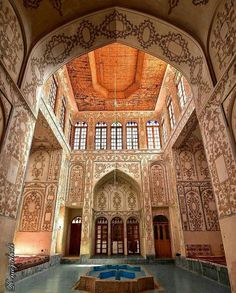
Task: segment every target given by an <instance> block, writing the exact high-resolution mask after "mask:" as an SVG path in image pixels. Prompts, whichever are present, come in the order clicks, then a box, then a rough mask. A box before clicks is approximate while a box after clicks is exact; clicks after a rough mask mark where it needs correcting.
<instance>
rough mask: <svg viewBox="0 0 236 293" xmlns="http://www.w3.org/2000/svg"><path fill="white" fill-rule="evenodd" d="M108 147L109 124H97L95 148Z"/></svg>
mask: <svg viewBox="0 0 236 293" xmlns="http://www.w3.org/2000/svg"><path fill="white" fill-rule="evenodd" d="M106 148H107V125H106V123H105V122H98V123H97V124H96V132H95V149H96V150H106Z"/></svg>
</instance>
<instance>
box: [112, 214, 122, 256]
mask: <svg viewBox="0 0 236 293" xmlns="http://www.w3.org/2000/svg"><path fill="white" fill-rule="evenodd" d="M111 254H124V224H123V221H122V219H121V218H119V217H115V218H114V219H112V221H111Z"/></svg>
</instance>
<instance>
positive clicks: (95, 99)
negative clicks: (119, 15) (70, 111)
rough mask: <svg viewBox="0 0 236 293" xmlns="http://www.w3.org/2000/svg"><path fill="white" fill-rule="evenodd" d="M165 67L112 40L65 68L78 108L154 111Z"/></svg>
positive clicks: (143, 54)
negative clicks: (111, 42) (109, 43)
mask: <svg viewBox="0 0 236 293" xmlns="http://www.w3.org/2000/svg"><path fill="white" fill-rule="evenodd" d="M166 66H167V64H166V63H165V62H163V61H161V60H159V59H157V58H155V57H153V56H151V55H149V54H146V53H144V52H142V51H139V50H137V49H134V48H131V47H128V46H125V45H122V44H118V43H114V44H111V45H108V46H105V47H102V48H99V49H97V50H95V51H92V52H90V53H88V54H86V55H83V56H81V57H79V58H76V59H74V60H73V61H71V62H70V63H68V64H67V69H68V73H69V77H70V80H71V84H72V88H73V90H74V95H75V99H76V102H77V105H78V109H79V111H114V110H115V109H117V110H118V111H130V110H133V111H139V110H140V111H141V110H142V111H150V110H155V105H156V102H157V99H158V95H159V92H160V88H161V85H162V81H163V77H164V74H165V70H166ZM114 105H116V107H114Z"/></svg>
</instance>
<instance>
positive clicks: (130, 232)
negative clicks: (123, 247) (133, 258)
mask: <svg viewBox="0 0 236 293" xmlns="http://www.w3.org/2000/svg"><path fill="white" fill-rule="evenodd" d="M127 249H128V254H140V239H139V223H138V221H137V220H136V219H135V218H129V219H128V220H127Z"/></svg>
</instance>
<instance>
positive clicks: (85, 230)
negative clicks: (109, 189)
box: [80, 158, 93, 260]
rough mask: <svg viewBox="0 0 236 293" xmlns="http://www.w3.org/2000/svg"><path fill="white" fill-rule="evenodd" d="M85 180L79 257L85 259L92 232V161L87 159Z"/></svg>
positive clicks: (88, 255) (88, 254)
mask: <svg viewBox="0 0 236 293" xmlns="http://www.w3.org/2000/svg"><path fill="white" fill-rule="evenodd" d="M86 174H87V176H86V178H85V184H84V204H83V212H82V231H81V246H80V257H81V259H83V258H84V259H85V260H86V259H87V258H89V257H90V256H91V255H90V254H91V245H92V243H91V242H92V241H91V231H92V209H91V207H92V200H93V190H92V179H93V161H92V160H91V159H90V158H89V159H88V160H87V162H86Z"/></svg>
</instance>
